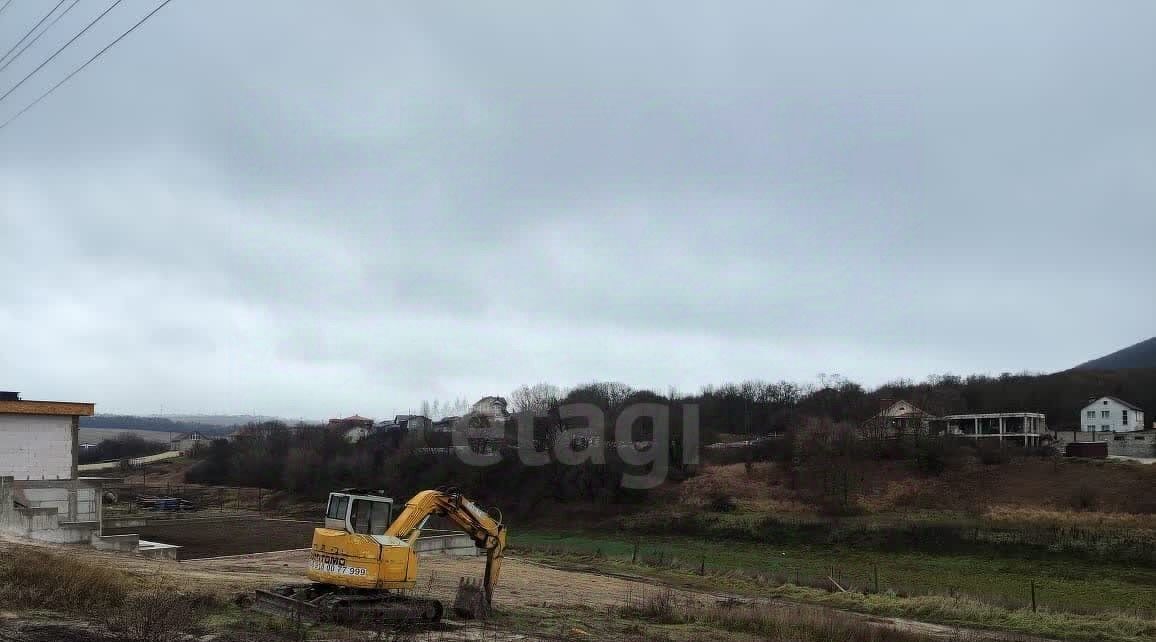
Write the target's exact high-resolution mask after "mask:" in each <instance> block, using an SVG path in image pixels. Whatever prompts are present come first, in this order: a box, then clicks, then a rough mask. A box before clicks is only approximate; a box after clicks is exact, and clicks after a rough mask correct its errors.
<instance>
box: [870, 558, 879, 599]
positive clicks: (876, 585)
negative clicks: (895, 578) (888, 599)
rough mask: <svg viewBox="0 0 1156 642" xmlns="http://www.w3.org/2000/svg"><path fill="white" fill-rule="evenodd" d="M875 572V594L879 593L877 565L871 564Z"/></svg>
mask: <svg viewBox="0 0 1156 642" xmlns="http://www.w3.org/2000/svg"><path fill="white" fill-rule="evenodd" d="M872 566H873V567H874V570H875V592H876V593H879V564H878V563H875V564H872Z"/></svg>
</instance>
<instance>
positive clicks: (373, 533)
mask: <svg viewBox="0 0 1156 642" xmlns="http://www.w3.org/2000/svg"><path fill="white" fill-rule="evenodd" d="M435 515H436V516H440V517H445V518H447V519H449V520H450V521H451V522H453V523H454V524H456V525H457V526H458V527H459V528H460V529H461V530H462V531H464V532H465V533H466V534H467V535H469V536H470V537H471V538H472V539H473V540H474V544H475V546H477V547H478V548H480V549H483V550H484V551H485V554H486V571H485V576H484V578H483V580H482V581H481V582H476V581H472V580H467V579H464V578H463V579H462V580H461V581H460V582H459V584H458V593H457V596H456V598H455V599H454V604H453V609H454V613H455V614H456V615H458V616H459V617H462V618H469V619H481V618H485V617H487V616H489V614H490V612H491V604H492V600H493V595H494V585H495V584H497V582H498V575H499V573H500V572H501V569H502V553H503V552H504V551H505V549H506V527H505V525H503V524H502V521H501V516H500V515H499V516H498V518H497V519H495V518H494V517H491V516H490V514H489V513H487V512H485V511H483V510H482V509H480V508H478V507H477V505H475V504H474V503H473V502H472V501H470V500H469V499H468V498H466V497H464V496H463V495H462V494H461V493H460V492H458V491H456V490H452V489H448V490H423V491H421V492H419V493H418V494H417V495H414V496H413V499H410V500H409V501H408V502H406V504H405V508H404V509H402V510H401V512H400V513H398V514H397V516H396V518H395V517H394V502H393V500H392V499H391V498H389V497H386V496H385V493H384V492H383V491H379V490H365V489H346V490H342V491H337V492H333V493H330V494H329V504H328V506H327V509H326V512H325V527H324V528H318V529H315V530H314V531H313V546H312V549H311V553H310V558H309V569H308V572H307V574H306V575H307V577H308V578H309V580H311V583H309V584H291V585H285V586H278V587H275V588H272V589H262V590H258V591H257V592H256V597H255V602H254V607H255V608H256V609H257V610H260V611H264V612H267V613H273V614H279V615H286V616H291V617H295V618H300V619H306V620H312V621H319V622H339V623H351V624H356V623H363V624H364V623H393V622H431V623H432V622H437V621H439V620H440V619H441V617H442V612H443V608H442V604H441V602H439V601H438V600H436V599H433V598H428V597H414V596H412V595H410V594H409V591H410V590H412V589H414V588H415V587H416V586H417V568H418V556H417V552H416V551H415V550H414V543H415V542H416V541H417V539H418V537H419V536H420V535H421V531H422V528H424V527H425V524H426V522H427V520H429V518H430V517H433V516H435Z"/></svg>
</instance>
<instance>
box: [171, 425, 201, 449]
mask: <svg viewBox="0 0 1156 642" xmlns="http://www.w3.org/2000/svg"><path fill="white" fill-rule="evenodd" d="M210 441H212V439H211V438H209V437H206V436H205V435H203V434H201V433H199V432H197V431H195V430H194V431H193V432H186V433H183V434H180V435H177V436H176V437H173V438H172V439H170V440H169V450H175V451H177V452H181V453H188V452H192V450H193V449H195V448H196V447H198V446H200V445H202V444H203V445H206V446H207V445H208V444H209V442H210Z"/></svg>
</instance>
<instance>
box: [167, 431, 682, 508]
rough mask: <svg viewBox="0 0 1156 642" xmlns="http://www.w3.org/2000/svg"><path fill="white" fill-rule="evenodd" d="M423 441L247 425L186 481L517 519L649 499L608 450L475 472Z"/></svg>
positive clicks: (201, 454)
mask: <svg viewBox="0 0 1156 642" xmlns="http://www.w3.org/2000/svg"><path fill="white" fill-rule="evenodd" d="M427 437H428V436H427V435H425V434H411V435H405V436H404V437H402V438H401V439H400V440H396V439H395V435H390V434H381V433H379V434H374V435H370V436H368V437H366V438H365V439H362V440H361V441H358V442H356V443H351V442H349V441H348V440H346V439H345V437H344V435H343V434H342V432H341V431H335V430H332V429H328V428H326V427H325V426H306V425H299V426H294V427H288V426H285V425H284V424H280V423H266V424H260V425H252V426H248V427H246V428H245V429H244V430H243V431H242V433H241V434H239V435H238V436H236V437H235V438H233V439H217V440H214V441H213V442H211V443H210V444H209V446H208V447H207V448H201V449H199V450H198V451H197V452H196V453H194V456H196V457H198V458H199V461H198V462H197V463H196V464H195V465H194V466H193V467H192V468H191V469H190V470H189V471H188V472H187V473H186V476H185V478H186V481H189V482H191V483H203V484H227V485H240V486H256V487H263V488H272V489H284V490H288V491H290V492H292V493H294V494H296V495H299V496H304V497H309V498H313V499H323V498H324V497H325V496H326V494H327V493H329V492H330V491H332V490H335V489H338V488H349V487H363V488H385V489H389V491H390V493H392V494H393V495H394V496H395V498H397V499H399V500H404V499H407V498H408V497H409V496H410V495H412V494H413V493H416V492H417V491H419V490H422V489H427V488H439V487H444V486H454V487H457V488H460V489H462V490H463V491H464V492H466V493H467V494H468V495H469V496H471V497H473V498H475V499H476V500H478V501H481V502H487V503H491V504H497V505H499V506H502V507H503V508H504V509H505V510H507V511H513V513H514V514H520V515H528V514H530V513H532V512H533V511H534V509H535V508H536V507H537V506H538V505H539V504H540V503H541V502H544V501H575V500H580V501H589V502H596V503H606V504H618V503H632V502H638V501H642V500H643V499H644V498H645V497H646V494H647V491H646V490H639V489H632V488H628V487H626V486H625V485H624V484H623V483H622V479H623V476H624V475H627V474H639V473H642V472H645V471H644V470H642V469H640V468H639V467H637V466H631V465H628V464H626V463H624V462H622V461H621V460H620V459H619V458H618V457H617V456H616V454H615V453H614V452H613V451H611V452H609V453H607V456H606V457H605V461H604V462H602V463H593V462H586V463H581V464H578V465H567V464H563V463H560V462H558V461H557V460H556V459H555V458H551V460H550V461H549V462H548V463H546V464H544V465H527V464H526V463H524V462H522V461H521V459H520V458H519V457H518V456H517V454H516V453H514V452H511V451H510V450H509V449H503V450H505V452H495V453H493V455H494V457H493V462H494V463H492V464H490V465H476V464H472V463H470V462H467V461H465V460H463V458H462V457H460V456H459V455H458V454H457V453H456V452H454V450H453V449H452V448H446V447H437V446H431V445H430V440H429V439H428V438H427ZM435 437H436V435H435ZM675 474H680V473H678V472H677V471H676V473H675Z"/></svg>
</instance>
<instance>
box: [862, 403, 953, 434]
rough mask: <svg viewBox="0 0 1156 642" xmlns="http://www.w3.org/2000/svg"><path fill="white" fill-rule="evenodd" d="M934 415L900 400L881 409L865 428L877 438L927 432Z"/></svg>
mask: <svg viewBox="0 0 1156 642" xmlns="http://www.w3.org/2000/svg"><path fill="white" fill-rule="evenodd" d="M934 419H936V417H935V416H934V415H931V414H929V413H926V412H924V411H923V410H922V409H921V408H919V407H918V406H916V405H915V404H913V403H911V402H909V401H904V400H899V401H896V402H894V403H892V404H891V405H890V406H887V407H886V408H884V409H883V410H881V411H879V414H877V415H875V416H874V417H872V418H871V419H869V420H868V421H867V422H865V423H864V425H863V428H864V430H865V431H866V432H867V433H868V435H870V436H872V437H875V438H884V439H888V438H897V437H901V436H903V435H918V434H927V433H928V432H929V430H930V428H931V422H932V420H934Z"/></svg>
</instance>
